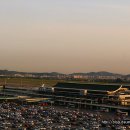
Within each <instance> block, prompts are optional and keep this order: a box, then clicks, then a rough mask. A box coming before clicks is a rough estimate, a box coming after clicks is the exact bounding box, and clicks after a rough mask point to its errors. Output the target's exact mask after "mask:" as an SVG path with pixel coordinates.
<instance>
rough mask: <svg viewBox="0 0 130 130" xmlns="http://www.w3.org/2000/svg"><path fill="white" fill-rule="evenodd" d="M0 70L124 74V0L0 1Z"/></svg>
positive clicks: (128, 66) (129, 63)
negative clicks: (109, 72)
mask: <svg viewBox="0 0 130 130" xmlns="http://www.w3.org/2000/svg"><path fill="white" fill-rule="evenodd" d="M0 69H9V70H18V71H28V72H30V71H33V72H36V71H38V72H51V71H58V72H63V73H71V72H90V71H111V72H117V73H123V74H126V73H130V0H0Z"/></svg>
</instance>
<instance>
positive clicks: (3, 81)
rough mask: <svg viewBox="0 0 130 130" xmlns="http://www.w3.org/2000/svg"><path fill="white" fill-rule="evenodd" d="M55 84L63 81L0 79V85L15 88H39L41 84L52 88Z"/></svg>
mask: <svg viewBox="0 0 130 130" xmlns="http://www.w3.org/2000/svg"><path fill="white" fill-rule="evenodd" d="M57 82H63V80H51V79H50V80H49V79H48V80H47V79H34V78H0V85H4V84H6V85H12V86H17V87H24V86H25V87H39V86H41V85H42V84H45V85H47V86H53V85H55V84H56V83H57Z"/></svg>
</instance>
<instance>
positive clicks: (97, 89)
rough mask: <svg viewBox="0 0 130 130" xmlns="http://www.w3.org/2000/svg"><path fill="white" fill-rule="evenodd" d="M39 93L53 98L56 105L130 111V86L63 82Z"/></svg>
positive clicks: (41, 88) (43, 87)
mask: <svg viewBox="0 0 130 130" xmlns="http://www.w3.org/2000/svg"><path fill="white" fill-rule="evenodd" d="M39 93H40V94H43V95H44V96H45V97H49V98H50V97H51V98H52V99H53V101H54V104H55V105H63V106H75V107H77V108H90V109H93V108H94V109H101V108H108V109H109V110H112V109H114V110H115V109H121V110H130V86H128V85H119V84H86V83H72V82H69V83H68V82H67V83H66V82H61V83H57V84H56V85H55V86H53V87H46V86H42V87H40V88H39Z"/></svg>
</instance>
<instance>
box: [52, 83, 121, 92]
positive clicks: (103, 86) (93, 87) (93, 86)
mask: <svg viewBox="0 0 130 130" xmlns="http://www.w3.org/2000/svg"><path fill="white" fill-rule="evenodd" d="M54 87H58V88H69V89H86V90H92V91H115V90H117V89H119V88H120V87H121V85H119V84H118V85H115V84H114V85H112V84H86V83H84V84H83V83H65V82H63V83H62V82H59V83H57V84H56V85H55V86H54Z"/></svg>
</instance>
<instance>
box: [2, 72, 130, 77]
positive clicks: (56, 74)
mask: <svg viewBox="0 0 130 130" xmlns="http://www.w3.org/2000/svg"><path fill="white" fill-rule="evenodd" d="M15 74H24V75H25V74H32V75H36V76H42V75H47V76H61V75H71V76H73V75H82V76H121V77H130V74H128V75H122V74H117V73H111V72H106V71H100V72H89V73H72V74H63V73H58V72H51V73H49V72H42V73H38V72H29V73H28V72H18V71H9V70H0V75H15Z"/></svg>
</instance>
